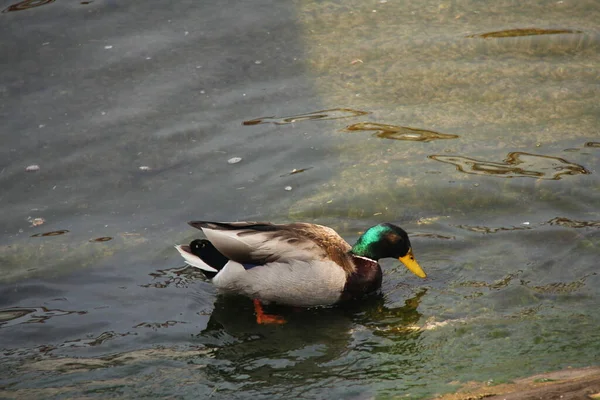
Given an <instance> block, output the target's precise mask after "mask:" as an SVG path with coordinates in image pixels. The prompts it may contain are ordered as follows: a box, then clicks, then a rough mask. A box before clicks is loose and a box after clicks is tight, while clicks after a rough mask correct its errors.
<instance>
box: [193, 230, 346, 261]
mask: <svg viewBox="0 0 600 400" xmlns="http://www.w3.org/2000/svg"><path fill="white" fill-rule="evenodd" d="M189 224H190V225H191V226H193V227H194V228H198V229H201V230H202V231H203V232H204V234H205V235H206V237H207V238H208V240H210V241H211V243H212V244H213V245H214V246H215V247H216V248H217V250H219V251H220V252H221V253H222V254H223V255H224V256H225V257H227V258H229V259H231V260H234V261H237V262H239V263H242V264H255V265H263V264H266V263H269V262H276V261H277V262H286V261H291V260H301V261H306V262H311V261H321V260H326V259H330V260H332V261H334V262H335V263H337V264H338V265H340V266H341V267H342V268H343V269H344V270H345V271H346V272H347V273H351V272H352V271H353V270H354V264H353V262H352V258H351V257H350V256H349V255H348V252H349V250H350V249H351V246H350V245H349V244H348V243H347V242H346V241H345V240H344V239H342V238H341V237H340V235H338V234H337V233H336V232H335V231H334V230H333V229H331V228H328V227H326V226H322V225H316V224H307V223H294V224H287V225H277V224H271V223H268V222H208V221H192V222H189Z"/></svg>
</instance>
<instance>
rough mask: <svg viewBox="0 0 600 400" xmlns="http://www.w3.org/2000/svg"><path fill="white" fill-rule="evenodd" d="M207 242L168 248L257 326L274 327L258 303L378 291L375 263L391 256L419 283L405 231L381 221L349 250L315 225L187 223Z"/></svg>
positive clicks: (317, 300)
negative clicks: (247, 301) (238, 301)
mask: <svg viewBox="0 0 600 400" xmlns="http://www.w3.org/2000/svg"><path fill="white" fill-rule="evenodd" d="M189 224H190V225H191V226H193V227H194V228H197V229H200V230H202V232H204V234H205V235H206V237H207V239H208V240H207V239H196V240H193V241H192V242H191V243H190V245H189V246H186V245H177V246H175V248H176V249H177V250H178V251H179V253H180V254H181V255H182V256H183V258H184V259H185V262H186V263H187V264H189V265H191V266H194V267H197V268H199V269H201V270H202V272H203V273H204V275H206V277H207V278H209V279H210V280H212V282H213V284H214V285H215V286H216V287H217V288H219V289H221V290H222V291H224V292H229V293H237V294H242V295H245V296H248V297H250V298H252V299H253V300H254V305H255V310H256V315H257V322H259V323H281V322H284V321H283V319H281V318H280V317H278V316H272V315H267V314H265V313H264V312H263V309H262V306H261V303H270V302H274V303H279V304H284V305H291V306H298V307H312V306H323V305H332V304H335V303H338V302H341V301H344V300H350V299H354V298H358V297H360V296H362V295H364V294H367V293H370V292H373V291H376V290H378V289H379V288H380V287H381V278H382V272H381V267H380V266H379V263H378V262H377V261H378V260H379V259H380V258H392V257H393V258H398V259H399V260H400V261H401V262H402V263H403V264H404V265H405V266H406V268H408V269H409V270H410V271H411V272H412V273H414V274H415V275H417V276H418V277H420V278H425V277H426V275H425V272H423V270H422V269H421V267H420V266H419V264H418V263H417V261H416V260H415V257H414V256H413V252H412V248H411V244H410V240H409V239H408V235H407V233H406V232H405V231H404V230H403V229H402V228H400V227H398V226H396V225H393V224H390V223H382V224H379V225H375V226H373V227H371V228H369V229H368V230H367V231H366V232H365V233H364V234H363V235H362V236H361V237H360V238H358V240H357V242H356V244H355V245H354V246H350V245H349V244H348V243H347V242H346V241H345V240H344V239H342V238H341V237H340V235H338V234H337V233H336V232H335V231H334V230H333V229H331V228H328V227H326V226H322V225H316V224H308V223H292V224H286V225H278V224H271V223H267V222H208V221H192V222H189Z"/></svg>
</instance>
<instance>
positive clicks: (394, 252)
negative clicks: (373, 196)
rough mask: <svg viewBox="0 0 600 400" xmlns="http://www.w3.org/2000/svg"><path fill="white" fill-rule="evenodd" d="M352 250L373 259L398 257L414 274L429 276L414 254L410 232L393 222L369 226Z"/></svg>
mask: <svg viewBox="0 0 600 400" xmlns="http://www.w3.org/2000/svg"><path fill="white" fill-rule="evenodd" d="M351 251H352V253H353V254H356V255H357V256H362V257H367V258H370V259H372V260H379V259H380V258H397V259H398V260H400V261H401V262H402V264H404V265H405V266H406V268H408V270H409V271H411V272H412V273H413V274H415V275H417V276H418V277H420V278H425V277H426V276H427V275H426V274H425V272H423V270H422V269H421V267H420V266H419V263H418V262H417V260H415V257H414V256H413V252H412V247H411V245H410V240H408V234H407V233H406V232H405V231H404V229H402V228H400V227H399V226H396V225H393V224H389V223H384V224H379V225H375V226H373V227H371V228H369V229H368V230H367V231H366V232H365V233H363V235H362V236H361V237H359V238H358V240H357V241H356V244H355V245H354V246H353V247H352V250H351Z"/></svg>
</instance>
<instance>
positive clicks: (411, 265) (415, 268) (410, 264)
mask: <svg viewBox="0 0 600 400" xmlns="http://www.w3.org/2000/svg"><path fill="white" fill-rule="evenodd" d="M398 260H400V262H402V264H404V265H405V266H406V268H408V270H409V271H410V272H412V273H413V274H415V275H416V276H418V277H419V278H426V277H427V274H426V273H425V272H423V270H422V269H421V266H420V265H419V263H418V262H417V260H415V256H414V255H413V252H412V248H410V249H408V253H406V255H405V256H404V257H400V258H399V259H398Z"/></svg>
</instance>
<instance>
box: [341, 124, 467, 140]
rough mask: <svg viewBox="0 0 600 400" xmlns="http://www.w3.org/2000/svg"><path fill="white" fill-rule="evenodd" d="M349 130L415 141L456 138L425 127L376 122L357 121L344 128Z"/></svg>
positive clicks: (384, 137)
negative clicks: (372, 132) (371, 132)
mask: <svg viewBox="0 0 600 400" xmlns="http://www.w3.org/2000/svg"><path fill="white" fill-rule="evenodd" d="M345 130H346V131H348V132H351V131H375V133H374V135H375V136H377V137H380V138H382V139H394V140H409V141H415V142H431V141H432V140H439V139H456V138H458V137H459V136H458V135H452V134H447V133H439V132H434V131H429V130H426V129H418V128H409V127H406V126H400V125H388V124H378V123H376V122H359V123H358V124H353V125H349V126H347V127H346V129H345Z"/></svg>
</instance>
